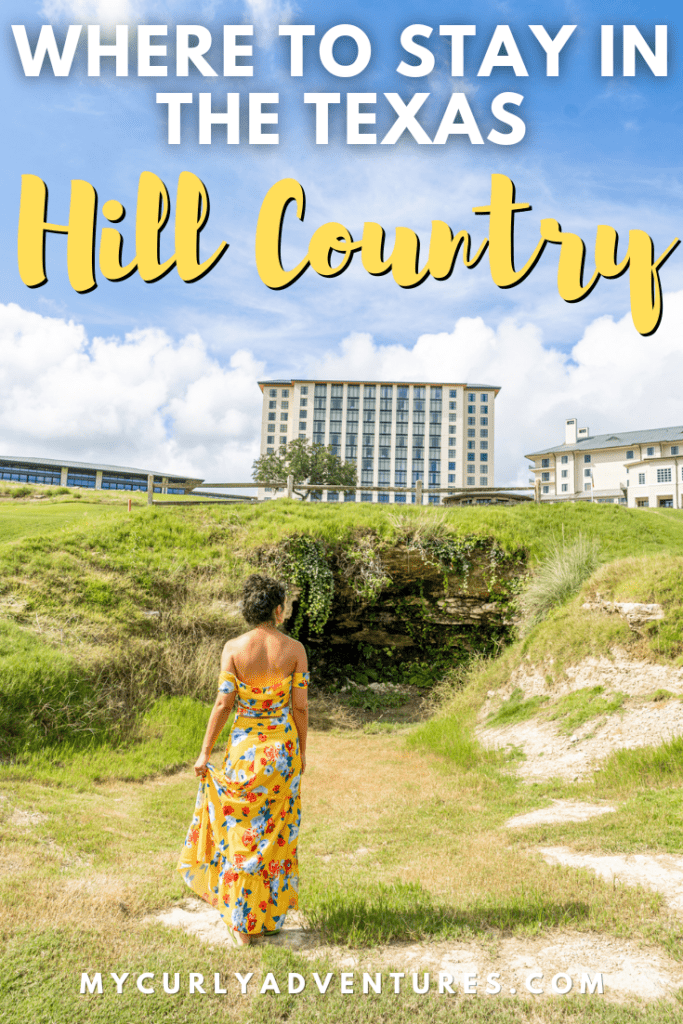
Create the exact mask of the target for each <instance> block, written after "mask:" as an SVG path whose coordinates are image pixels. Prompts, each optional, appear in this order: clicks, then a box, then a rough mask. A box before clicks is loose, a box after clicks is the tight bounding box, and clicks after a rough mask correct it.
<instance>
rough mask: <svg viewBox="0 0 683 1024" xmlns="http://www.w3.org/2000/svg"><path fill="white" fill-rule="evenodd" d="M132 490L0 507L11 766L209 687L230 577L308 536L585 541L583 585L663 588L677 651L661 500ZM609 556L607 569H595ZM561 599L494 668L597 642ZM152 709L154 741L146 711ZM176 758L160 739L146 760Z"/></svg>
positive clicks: (2, 709)
mask: <svg viewBox="0 0 683 1024" xmlns="http://www.w3.org/2000/svg"><path fill="white" fill-rule="evenodd" d="M134 502H135V503H134V505H133V510H132V512H130V513H128V511H127V508H126V504H125V502H123V501H121V496H120V495H118V496H116V498H112V497H111V496H109V495H102V496H99V495H87V498H86V497H83V498H80V499H76V498H74V497H73V495H64V496H62V497H61V499H60V497H59V496H57V497H55V496H53V497H52V498H50V499H48V500H44V501H42V502H41V503H40V504H39V505H36V504H35V503H31V501H30V500H27V499H26V498H24V499H18V500H13V501H11V503H10V504H9V505H5V506H0V679H1V680H2V682H1V683H0V686H1V687H2V695H3V700H2V704H1V705H0V735H2V737H3V739H2V749H1V750H0V756H3V757H4V758H5V759H6V760H7V759H9V761H10V762H11V763H9V764H6V765H5V767H4V768H3V769H2V770H3V771H5V772H7V771H13V772H17V771H18V770H19V763H20V762H21V761H22V758H23V759H25V758H26V757H28V756H29V754H30V752H31V751H38V750H40V751H41V752H42V751H43V750H44V748H45V747H46V745H47V747H54V750H55V751H56V753H55V757H54V760H57V761H60V762H63V760H64V757H63V755H64V750H65V744H66V745H67V746H68V748H69V749H71V750H72V751H78V750H79V749H83V748H84V747H92V744H93V742H95V741H97V742H98V743H101V742H105V741H106V742H107V743H109V742H120V741H122V740H123V739H124V737H126V738H128V740H130V738H131V737H132V736H135V737H137V740H140V737H141V736H142V735H143V734H144V731H145V729H149V728H151V727H150V726H149V725H144V719H142V718H141V717H140V716H141V715H143V714H144V713H146V712H150V709H151V708H152V706H153V704H154V701H156V700H159V699H160V698H162V697H163V698H164V700H166V701H168V700H171V701H173V700H182V699H186V698H191V699H193V700H205V701H206V700H210V699H212V697H213V692H214V687H215V676H216V666H217V664H218V659H219V656H220V649H221V647H222V645H223V643H224V642H225V640H226V639H227V638H228V637H230V636H232V635H236V634H237V633H239V632H240V631H242V629H243V628H244V624H243V622H242V620H241V617H240V616H239V612H238V609H237V605H236V599H237V597H238V594H239V591H240V588H241V584H242V581H243V580H244V578H245V577H246V576H247V575H248V574H249V573H250V572H253V571H254V569H255V568H256V567H257V565H258V562H259V558H260V557H261V556H262V554H263V552H264V551H271V552H272V551H273V550H275V549H277V547H278V545H282V544H284V543H286V542H287V540H288V539H289V540H291V538H293V537H301V536H303V537H309V538H311V539H312V540H314V541H316V543H317V544H318V545H319V551H320V552H321V554H320V557H321V558H322V559H324V558H325V557H328V555H329V554H330V553H333V552H335V551H336V552H339V551H340V550H344V551H346V552H351V553H353V552H357V551H359V550H360V547H359V545H360V546H361V547H362V550H363V552H365V553H367V551H373V552H377V553H378V555H379V558H380V559H381V555H382V551H383V550H385V549H387V548H388V547H391V546H392V545H396V544H400V543H405V542H406V538H409V539H410V540H411V543H412V542H414V541H415V538H416V537H417V538H418V539H419V538H422V540H424V538H431V539H432V541H433V542H434V543H437V542H438V544H440V545H441V548H442V549H443V550H444V551H446V552H448V551H451V550H456V549H458V545H460V546H462V545H465V546H466V545H468V544H471V543H473V542H476V541H479V540H482V539H487V540H489V541H490V542H491V543H492V544H493V545H495V546H496V547H497V548H498V549H499V550H500V551H501V552H505V553H508V554H513V553H522V555H524V556H525V557H526V558H527V559H528V564H529V565H530V566H531V567H533V566H534V564H536V563H538V562H539V561H540V560H542V558H543V557H544V553H545V552H547V551H548V550H549V548H551V547H552V546H553V545H556V544H558V543H562V542H564V543H565V544H571V543H572V541H573V540H575V539H576V538H577V537H584V538H590V539H593V540H594V541H595V543H596V544H597V545H598V548H599V556H600V558H601V559H602V560H603V561H604V562H606V563H607V566H606V568H605V569H604V571H603V574H602V576H600V577H599V580H598V583H596V586H597V585H599V586H600V587H602V588H603V589H604V590H605V593H614V594H617V593H622V592H623V593H627V592H628V594H629V595H630V597H631V599H635V600H638V599H641V600H649V599H651V597H652V594H654V593H655V592H656V593H659V591H660V590H662V592H664V590H666V591H667V593H668V594H669V595H670V598H667V600H668V601H669V605H671V608H670V617H668V618H667V622H666V623H665V624H663V625H662V627H661V629H660V630H659V641H658V642H659V643H660V646H661V644H662V643H664V644H665V645H666V644H668V645H669V647H670V649H671V651H672V652H674V651H677V650H678V647H677V642H678V641H677V639H676V638H677V636H678V631H679V628H680V626H679V618H678V615H679V612H678V611H675V610H674V605H676V608H678V605H679V604H680V601H679V594H678V590H677V589H676V585H675V583H674V582H672V580H674V579H675V576H676V573H675V572H673V575H672V573H671V572H670V573H669V574H668V575H667V572H666V565H667V559H669V558H670V557H671V556H678V557H683V517H681V516H680V515H679V514H678V513H677V512H675V511H670V510H657V511H654V510H652V511H640V510H629V509H624V508H619V507H617V506H603V505H575V506H571V505H569V506H560V505H555V506H536V505H532V504H528V505H523V506H518V507H510V508H486V507H484V508H456V509H450V510H448V511H444V510H443V509H432V508H422V509H416V508H411V507H407V508H405V509H398V508H396V507H394V508H391V509H386V508H381V507H379V506H377V505H341V506H329V505H314V506H303V505H301V504H300V503H298V502H293V501H286V500H280V501H273V502H268V503H264V504H260V505H254V506H235V505H231V506H222V505H210V506H206V507H202V506H188V507H186V508H183V507H178V506H174V507H169V508H158V507H148V506H147V505H146V496H144V495H142V496H139V497H137V498H134ZM3 527H7V528H6V529H5V528H3ZM449 545H450V546H449ZM364 557H365V555H364ZM624 558H626V559H627V561H626V562H621V563H620V565H621V566H622V568H620V569H619V570H618V572H617V571H616V570H614V569H610V568H609V565H610V564H611V563H612V562H613V560H616V559H624ZM629 558H630V559H634V558H636V559H638V558H640V559H641V560H642V559H643V558H645V559H646V561H645V562H644V563H643V562H632V561H631V562H629V561H628V559H629ZM643 565H647V569H646V570H645V569H643ZM624 566H630V567H631V568H630V569H629V568H623V567H624ZM667 588H668V590H667ZM648 595H649V596H648ZM677 602H678V604H677ZM573 608H574V605H572V604H571V603H570V604H569V605H568V606H567V607H564V608H562V609H560V610H559V611H558V612H557V613H556V615H555V617H554V618H553V617H551V619H549V620H548V621H547V622H546V623H544V624H542V625H541V627H539V629H538V630H537V631H536V632H535V633H534V634H533V635H532V636H531V637H529V638H527V639H526V640H525V641H524V644H523V645H522V647H518V648H515V649H514V650H511V651H508V653H507V654H506V655H505V656H504V658H506V659H507V660H503V661H500V662H499V663H498V666H499V670H500V671H508V670H509V667H510V665H511V664H512V661H511V660H510V659H513V660H514V658H516V657H518V656H520V657H521V656H525V655H526V654H527V653H529V651H532V652H533V650H535V649H536V648H538V649H539V650H541V651H547V650H548V649H549V645H550V647H552V646H553V645H554V646H555V647H556V648H557V651H556V657H557V659H558V660H559V661H561V660H562V658H563V657H568V656H573V654H572V653H571V652H574V654H575V653H576V652H577V651H579V652H580V651H583V650H594V649H596V647H600V645H602V647H603V648H604V646H605V644H608V643H609V642H610V638H611V636H612V634H611V633H610V631H609V629H608V630H607V633H606V634H605V635H604V636H603V635H602V634H601V633H600V632H599V631H598V632H597V633H596V632H595V630H594V629H593V628H588V627H587V626H586V624H585V622H583V621H580V616H579V617H577V616H576V614H575V612H574V611H573V610H572V609H573ZM534 645H535V646H534ZM563 645H564V647H563ZM567 645H569V648H570V649H571V651H570V653H569V654H567V653H566V652H565V653H563V651H565V647H567ZM515 652H521V653H519V654H518V653H515ZM167 710H168V714H169V720H170V719H171V718H172V710H171V709H170V707H167ZM153 714H156V716H157V718H156V719H155V721H156V725H155V726H154V729H155V730H156V732H155V735H156V736H157V738H158V737H159V736H160V735H161V734H162V733H163V731H164V730H163V728H162V726H161V725H160V724H159V722H160V719H159V715H160V714H161V711H160V710H159V708H157V710H156V711H154V712H153ZM198 714H199V715H200V717H201V714H203V712H201V714H200V712H199V711H198ZM162 717H163V716H162ZM141 730H142V731H141ZM178 742H180V740H178ZM181 746H182V744H181ZM43 760H44V759H43ZM180 760H182V756H181V750H180V747H178V746H177V744H176V745H175V746H174V745H173V743H172V744H171V748H169V749H168V750H164V751H163V753H160V754H159V756H158V757H157V758H156V760H155V762H154V764H155V765H156V766H157V767H159V766H162V767H163V766H168V765H169V764H171V763H177V762H178V761H180ZM26 763H27V764H28V762H26ZM150 770H152V769H150Z"/></svg>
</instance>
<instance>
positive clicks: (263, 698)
mask: <svg viewBox="0 0 683 1024" xmlns="http://www.w3.org/2000/svg"><path fill="white" fill-rule="evenodd" d="M307 685H308V672H296V673H294V674H293V675H291V676H288V677H287V678H286V679H281V680H277V681H274V682H272V683H268V684H267V685H266V686H252V685H251V683H246V682H243V681H242V680H240V679H238V678H237V677H236V676H235V675H233V674H232V673H230V672H221V674H220V677H219V686H218V690H219V693H232V692H233V691H234V690H236V691H237V706H236V709H235V719H234V722H233V726H232V729H231V731H230V737H229V741H228V746H227V748H226V750H225V757H224V759H223V763H222V766H221V767H220V768H218V767H215V766H214V765H213V764H212V763H211V762H209V763H208V764H207V770H206V774H205V776H204V778H203V779H202V780H201V782H200V784H199V791H198V793H197V800H196V804H195V813H194V816H193V818H192V822H191V824H190V827H189V829H188V833H187V838H186V840H185V845H184V846H183V849H182V851H181V855H180V860H179V862H178V870H179V871H180V872H181V873H182V875H183V878H184V879H185V881H186V882H187V884H188V885H189V886H190V888H191V889H193V890H194V892H196V893H197V895H199V896H201V897H202V899H204V900H206V901H207V903H210V904H211V906H213V907H216V909H217V910H218V911H219V913H220V914H221V916H222V917H223V919H224V920H225V921H226V923H227V924H228V925H230V926H232V927H234V928H236V929H237V930H238V931H242V932H247V933H248V934H251V935H257V934H259V933H260V932H262V931H264V930H268V931H270V930H273V929H277V928H281V927H282V924H283V923H284V920H285V916H286V914H287V911H288V910H290V909H296V907H297V906H298V890H299V863H298V857H297V839H298V835H299V828H300V825H301V798H300V794H299V790H300V784H301V754H300V751H299V737H298V734H297V730H296V725H295V723H294V719H293V718H292V714H291V711H290V709H289V700H290V694H291V690H292V688H293V687H297V688H301V687H307Z"/></svg>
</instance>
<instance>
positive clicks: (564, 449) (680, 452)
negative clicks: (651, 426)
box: [526, 419, 683, 508]
mask: <svg viewBox="0 0 683 1024" xmlns="http://www.w3.org/2000/svg"><path fill="white" fill-rule="evenodd" d="M526 457H527V459H531V461H532V462H533V466H532V472H533V473H534V475H535V480H536V483H537V485H538V487H539V489H540V496H541V501H596V502H600V503H606V502H608V503H618V504H621V505H628V506H629V507H630V508H653V507H656V508H683V426H678V427H662V428H661V429H658V430H633V431H625V432H621V433H612V434H596V435H595V436H591V434H590V431H589V429H588V427H580V428H579V427H578V424H577V420H576V419H570V420H567V421H566V424H565V440H564V444H560V445H556V446H555V447H553V448H544V449H540V450H538V451H535V452H532V453H531V454H530V455H527V456H526Z"/></svg>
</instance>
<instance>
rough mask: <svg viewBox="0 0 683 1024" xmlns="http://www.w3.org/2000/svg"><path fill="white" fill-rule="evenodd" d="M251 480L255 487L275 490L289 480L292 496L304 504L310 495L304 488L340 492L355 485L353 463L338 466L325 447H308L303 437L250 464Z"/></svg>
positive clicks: (342, 463) (330, 450) (336, 459)
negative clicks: (313, 486)
mask: <svg viewBox="0 0 683 1024" xmlns="http://www.w3.org/2000/svg"><path fill="white" fill-rule="evenodd" d="M252 476H253V479H254V480H256V481H257V483H263V484H278V485H279V486H284V484H285V483H286V481H287V477H288V476H291V477H293V478H294V485H295V486H294V493H295V494H298V495H299V497H300V498H302V499H303V500H304V501H305V500H306V498H307V497H308V496H309V494H310V493H311V491H310V487H306V484H329V485H330V486H331V487H339V488H342V489H343V488H344V487H355V486H356V482H357V478H356V463H355V462H342V460H341V459H340V458H339V456H338V455H335V453H334V452H333V451H332V448H331V447H330V446H329V445H324V444H317V443H316V444H311V443H310V441H309V440H308V438H307V437H300V438H297V439H296V440H294V441H290V442H289V444H287V445H284V444H283V445H281V446H280V451H279V452H278V453H277V454H273V455H261V456H259V458H258V459H255V460H254V465H253V467H252ZM297 485H298V486H297Z"/></svg>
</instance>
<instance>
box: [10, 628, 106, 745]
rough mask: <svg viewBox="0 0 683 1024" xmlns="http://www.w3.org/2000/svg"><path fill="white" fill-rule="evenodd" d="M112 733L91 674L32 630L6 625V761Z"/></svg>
mask: <svg viewBox="0 0 683 1024" xmlns="http://www.w3.org/2000/svg"><path fill="white" fill-rule="evenodd" d="M105 729H106V725H105V721H104V716H103V714H102V708H101V707H100V706H99V702H98V701H97V699H96V697H95V696H94V695H93V692H92V686H91V684H90V681H89V679H88V678H87V675H86V673H85V672H84V671H83V669H82V668H81V667H79V666H78V665H77V664H76V662H74V661H73V659H71V658H70V657H69V656H68V655H66V654H63V653H62V652H61V651H57V650H51V649H50V648H48V647H46V646H44V645H43V644H42V643H41V642H40V641H39V640H38V639H37V638H36V637H34V636H33V635H32V634H31V633H29V632H28V631H27V630H24V629H21V628H19V627H18V626H15V625H13V624H12V623H9V622H2V621H0V757H3V756H5V757H6V756H7V755H8V754H10V753H14V752H16V751H18V750H21V749H41V748H42V747H44V746H45V745H46V744H50V743H54V742H60V741H62V740H64V739H66V738H67V737H69V738H70V739H71V740H72V741H73V742H79V741H80V742H88V741H89V740H90V739H91V738H92V737H93V736H95V735H97V734H99V733H102V732H103V731H104V730H105Z"/></svg>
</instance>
